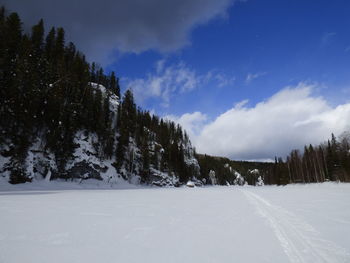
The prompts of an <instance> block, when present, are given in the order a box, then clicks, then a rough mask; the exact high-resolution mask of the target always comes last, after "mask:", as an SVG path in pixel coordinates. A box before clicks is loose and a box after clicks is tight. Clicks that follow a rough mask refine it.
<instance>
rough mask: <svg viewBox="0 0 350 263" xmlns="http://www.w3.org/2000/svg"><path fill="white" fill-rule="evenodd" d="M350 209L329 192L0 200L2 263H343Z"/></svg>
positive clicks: (219, 191) (147, 192)
mask: <svg viewBox="0 0 350 263" xmlns="http://www.w3.org/2000/svg"><path fill="white" fill-rule="evenodd" d="M22 186H24V185H22ZM349 200H350V184H331V183H325V184H310V185H290V186H286V187H276V186H263V187H249V186H244V187H238V186H235V187H207V188H186V187H183V188H172V189H164V188H157V189H138V190H74V191H72V190H71V191H68V190H67V191H21V192H0V215H1V216H0V226H1V227H0V262H6V263H13V262H35V263H41V262H45V263H46V262H52V263H55V262H59V263H64V262H67V263H68V262H84V263H89V262H104V263H108V262H130V263H131V262H191V263H195V262H201V263H206V262H220V263H225V262H245V263H250V262H251V263H256V262H291V263H300V262H301V263H307V262H310V263H319V262H320V263H322V262H333V263H336V262H344V263H345V262H350V254H349V244H350V210H349Z"/></svg>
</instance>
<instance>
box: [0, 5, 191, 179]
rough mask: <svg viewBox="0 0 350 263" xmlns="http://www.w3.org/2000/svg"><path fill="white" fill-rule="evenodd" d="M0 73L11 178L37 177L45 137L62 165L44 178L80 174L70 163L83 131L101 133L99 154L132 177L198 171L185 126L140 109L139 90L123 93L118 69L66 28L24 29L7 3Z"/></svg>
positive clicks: (1, 124) (0, 140) (0, 34)
mask: <svg viewBox="0 0 350 263" xmlns="http://www.w3.org/2000/svg"><path fill="white" fill-rule="evenodd" d="M0 70H1V71H0V86H1V89H0V92H1V94H0V105H1V108H0V116H1V118H0V128H1V136H0V145H2V146H1V147H2V148H1V154H2V155H3V156H5V157H6V158H8V159H9V161H8V162H7V163H6V165H5V167H4V168H3V170H6V171H8V172H10V181H11V182H13V183H18V182H24V181H28V180H31V179H32V178H31V176H30V175H29V174H27V171H26V169H27V167H26V166H28V165H27V164H26V162H27V161H26V160H27V158H28V152H29V151H32V152H33V149H31V146H32V145H33V143H34V142H35V141H37V140H38V138H40V147H39V150H40V151H42V152H43V153H44V154H46V155H47V154H48V153H50V154H52V156H53V157H50V158H51V159H53V160H51V161H54V163H55V167H54V168H53V167H52V166H49V165H48V164H44V166H45V167H44V170H45V171H44V172H43V174H42V175H43V176H45V174H46V173H47V172H48V170H52V171H51V172H52V173H54V176H53V177H51V178H55V177H64V178H67V177H70V176H72V175H70V174H69V173H68V172H67V164H68V163H69V161H70V160H71V159H72V156H73V153H74V151H75V149H76V148H77V144H76V141H75V136H76V134H77V132H79V131H84V132H85V133H86V134H93V135H94V136H96V137H97V140H96V141H95V142H94V145H93V146H94V148H95V150H96V153H97V155H98V158H100V159H110V160H113V166H114V167H115V169H116V172H117V173H118V174H120V175H121V176H123V177H124V178H126V179H127V178H129V177H130V176H131V175H132V174H137V175H139V176H140V177H141V181H144V182H147V180H148V178H149V176H150V174H151V169H155V170H158V171H160V172H166V173H169V174H174V175H175V176H176V177H178V179H179V181H180V182H186V181H187V180H188V179H189V178H192V177H193V176H196V175H198V174H197V171H196V168H195V167H193V165H191V164H187V163H186V161H188V160H190V159H191V158H193V157H192V156H193V151H194V150H193V148H192V146H191V143H190V141H189V138H188V136H187V134H186V133H185V132H184V131H183V130H182V128H181V127H180V126H178V125H176V124H175V123H174V122H170V121H165V120H163V119H161V118H159V117H157V116H155V115H151V114H150V113H149V112H148V111H144V110H142V109H140V108H138V107H137V106H136V104H135V102H134V98H133V94H132V92H131V90H127V91H126V92H125V93H124V94H123V96H122V98H121V94H120V86H119V80H118V78H117V77H116V75H115V73H114V72H111V73H110V74H108V75H107V74H105V73H104V71H103V69H102V68H101V67H100V66H98V65H97V64H95V63H92V64H90V63H88V62H87V61H86V59H85V56H84V55H83V54H82V53H81V52H79V51H78V50H77V48H76V47H75V46H74V44H73V43H68V44H67V43H66V42H65V32H64V29H63V28H54V27H53V28H51V29H50V30H49V31H48V33H46V34H45V28H44V21H43V20H40V21H39V22H38V23H37V24H36V25H34V26H33V27H32V30H31V32H30V33H24V32H23V27H22V22H21V20H20V18H19V16H18V14H17V13H11V14H7V13H6V10H5V8H4V7H2V8H1V10H0ZM35 150H38V149H35ZM194 165H195V164H194Z"/></svg>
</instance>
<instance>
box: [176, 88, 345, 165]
mask: <svg viewBox="0 0 350 263" xmlns="http://www.w3.org/2000/svg"><path fill="white" fill-rule="evenodd" d="M315 88H316V86H315V85H307V84H304V83H300V84H299V85H298V86H296V87H287V88H285V89H283V90H281V91H279V92H278V93H276V94H274V95H273V96H272V97H270V98H269V99H267V100H266V101H262V102H260V103H258V104H256V105H255V106H254V107H248V106H246V102H245V101H244V102H242V103H238V104H236V106H235V107H233V108H232V109H230V110H228V111H226V112H225V113H223V114H221V115H220V116H218V117H217V118H216V119H215V120H214V121H212V122H209V123H206V124H204V123H203V121H201V119H203V118H202V116H203V114H202V113H200V112H196V113H194V114H192V115H191V114H185V115H183V116H182V117H180V118H178V122H179V123H180V124H182V125H183V127H184V128H185V129H188V130H189V131H190V132H189V133H190V134H191V133H192V134H193V139H192V140H193V142H194V144H195V146H196V147H197V150H198V152H200V153H208V154H212V155H219V156H227V157H230V158H233V159H244V160H258V159H271V158H274V156H282V157H285V156H286V155H287V154H288V153H289V152H290V151H291V150H292V149H302V148H303V146H304V145H305V144H310V143H311V144H318V143H320V142H323V141H325V140H326V139H328V138H329V137H330V134H331V133H332V132H333V133H335V134H336V135H339V134H341V133H342V132H343V131H345V130H350V103H347V104H343V105H338V106H337V107H332V106H330V105H329V103H328V102H327V101H326V100H325V99H324V98H322V97H317V96H314V95H313V94H312V91H313V90H314V89H315ZM189 116H192V119H191V118H188V117H189ZM184 118H185V119H187V120H192V122H191V121H189V123H188V122H186V121H183V119H184ZM173 120H176V118H173Z"/></svg>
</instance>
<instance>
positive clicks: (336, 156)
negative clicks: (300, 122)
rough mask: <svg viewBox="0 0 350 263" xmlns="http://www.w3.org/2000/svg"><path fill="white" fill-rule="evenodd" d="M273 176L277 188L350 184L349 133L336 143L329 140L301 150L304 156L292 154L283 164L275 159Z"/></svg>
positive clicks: (335, 140)
mask: <svg viewBox="0 0 350 263" xmlns="http://www.w3.org/2000/svg"><path fill="white" fill-rule="evenodd" d="M274 174H275V175H276V176H277V177H278V178H279V182H280V184H287V183H313V182H325V181H341V182H349V181H350V133H349V132H344V133H343V134H342V135H341V136H340V137H339V140H337V138H336V137H335V136H334V134H332V136H331V139H330V140H328V141H327V142H326V143H323V144H321V145H319V146H312V145H309V146H305V147H304V152H303V153H300V151H298V150H293V151H292V152H291V153H290V155H289V156H287V158H286V161H283V160H282V158H278V159H276V161H275V165H274Z"/></svg>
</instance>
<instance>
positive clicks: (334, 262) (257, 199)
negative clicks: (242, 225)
mask: <svg viewBox="0 0 350 263" xmlns="http://www.w3.org/2000/svg"><path fill="white" fill-rule="evenodd" d="M241 191H242V192H243V193H244V194H245V196H246V197H247V198H248V200H249V201H250V203H252V204H253V205H254V206H255V208H256V209H257V211H258V212H259V214H260V215H261V216H262V217H264V218H265V219H266V220H267V221H268V223H269V225H270V226H271V228H272V229H273V231H274V233H275V235H276V237H277V239H278V240H279V242H280V243H281V246H282V247H283V250H284V251H285V253H286V254H287V256H288V258H289V260H290V262H291V263H310V262H311V263H345V262H350V254H349V253H348V252H347V251H346V250H345V249H344V248H341V247H339V246H338V245H336V244H335V243H333V242H331V241H329V240H325V239H323V238H322V237H321V235H320V234H319V232H317V231H316V230H315V229H314V228H313V227H312V226H311V225H309V224H308V223H306V222H305V221H303V220H302V219H301V218H299V217H298V216H296V215H295V214H293V213H291V212H289V211H288V210H286V209H284V208H281V207H278V206H275V205H273V204H271V203H270V202H269V201H267V200H266V199H264V198H262V197H261V196H259V195H257V194H255V193H252V192H251V191H249V190H241Z"/></svg>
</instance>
